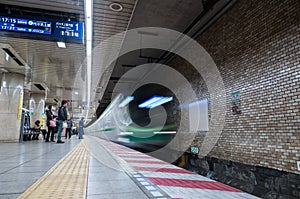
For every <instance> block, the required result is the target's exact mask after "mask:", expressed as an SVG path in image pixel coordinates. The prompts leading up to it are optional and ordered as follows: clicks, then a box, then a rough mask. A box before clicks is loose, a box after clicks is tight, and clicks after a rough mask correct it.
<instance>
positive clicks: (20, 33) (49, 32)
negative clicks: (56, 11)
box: [0, 16, 84, 43]
mask: <svg viewBox="0 0 300 199" xmlns="http://www.w3.org/2000/svg"><path fill="white" fill-rule="evenodd" d="M0 31H5V32H6V31H7V32H10V33H13V34H8V36H12V37H21V38H28V39H42V40H50V41H65V42H70V43H82V42H83V39H84V37H83V35H84V23H82V22H74V21H59V20H45V19H42V20H39V19H23V18H15V17H7V16H0ZM15 33H17V34H15ZM30 35H33V36H30ZM6 36H7V34H6Z"/></svg>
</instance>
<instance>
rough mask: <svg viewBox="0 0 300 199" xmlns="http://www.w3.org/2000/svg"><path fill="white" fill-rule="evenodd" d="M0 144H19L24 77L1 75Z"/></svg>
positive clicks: (14, 74) (9, 74)
mask: <svg viewBox="0 0 300 199" xmlns="http://www.w3.org/2000/svg"><path fill="white" fill-rule="evenodd" d="M0 82H1V90H0V127H1V130H0V142H19V137H20V126H21V117H22V106H23V87H24V75H20V74H16V73H0Z"/></svg>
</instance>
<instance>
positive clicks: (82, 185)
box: [18, 136, 89, 199]
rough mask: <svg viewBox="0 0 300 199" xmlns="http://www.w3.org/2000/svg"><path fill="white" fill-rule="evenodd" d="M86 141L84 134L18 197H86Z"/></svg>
mask: <svg viewBox="0 0 300 199" xmlns="http://www.w3.org/2000/svg"><path fill="white" fill-rule="evenodd" d="M88 143H89V142H88V139H87V137H86V136H85V139H83V140H82V141H81V142H80V143H79V144H78V145H77V146H76V147H75V148H74V149H73V150H72V151H70V152H69V153H68V154H67V155H66V156H65V157H64V158H63V159H61V160H60V161H59V162H58V163H56V164H55V165H54V166H53V167H52V168H51V169H50V170H49V171H48V172H47V173H46V174H45V175H43V176H42V177H41V178H40V179H39V180H38V181H36V182H35V183H34V184H33V185H31V186H30V187H29V188H28V189H27V190H26V191H25V192H24V193H23V194H21V195H20V196H19V197H18V199H23V198H30V199H32V198H55V199H59V198H60V199H65V198H86V188H87V176H88V157H89V156H88V149H87V148H88Z"/></svg>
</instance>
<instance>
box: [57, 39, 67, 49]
mask: <svg viewBox="0 0 300 199" xmlns="http://www.w3.org/2000/svg"><path fill="white" fill-rule="evenodd" d="M56 43H57V46H58V47H59V48H66V43H65V42H62V41H58V42H56Z"/></svg>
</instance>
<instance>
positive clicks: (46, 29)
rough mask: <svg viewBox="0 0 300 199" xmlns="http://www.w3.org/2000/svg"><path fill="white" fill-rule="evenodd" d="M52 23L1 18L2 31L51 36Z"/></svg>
mask: <svg viewBox="0 0 300 199" xmlns="http://www.w3.org/2000/svg"><path fill="white" fill-rule="evenodd" d="M51 25H52V23H51V22H46V21H38V20H28V19H18V18H12V17H3V16H0V29H1V30H8V31H18V32H27V33H38V34H46V35H51Z"/></svg>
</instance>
